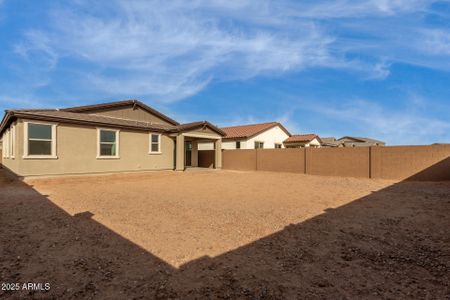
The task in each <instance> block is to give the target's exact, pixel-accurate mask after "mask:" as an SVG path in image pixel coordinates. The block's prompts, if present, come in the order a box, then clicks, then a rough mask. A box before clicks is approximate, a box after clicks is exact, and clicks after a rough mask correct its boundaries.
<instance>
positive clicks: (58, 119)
mask: <svg viewBox="0 0 450 300" xmlns="http://www.w3.org/2000/svg"><path fill="white" fill-rule="evenodd" d="M13 115H14V116H15V117H18V118H23V119H30V120H40V121H50V122H52V121H53V122H63V123H69V124H78V125H93V126H104V127H111V128H119V129H130V130H139V131H149V130H151V131H155V132H167V131H168V130H167V129H163V128H156V127H154V128H150V127H142V126H132V125H121V124H111V123H108V122H96V121H87V120H73V119H69V118H64V117H55V116H39V115H35V114H27V113H21V112H16V113H13Z"/></svg>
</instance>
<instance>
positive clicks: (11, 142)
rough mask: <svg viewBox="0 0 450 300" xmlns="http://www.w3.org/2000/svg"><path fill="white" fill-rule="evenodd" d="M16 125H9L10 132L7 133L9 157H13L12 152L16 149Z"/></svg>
mask: <svg viewBox="0 0 450 300" xmlns="http://www.w3.org/2000/svg"><path fill="white" fill-rule="evenodd" d="M15 148H16V126H14V125H12V126H11V132H10V133H9V157H10V158H15V155H14V152H15V151H16V149H15Z"/></svg>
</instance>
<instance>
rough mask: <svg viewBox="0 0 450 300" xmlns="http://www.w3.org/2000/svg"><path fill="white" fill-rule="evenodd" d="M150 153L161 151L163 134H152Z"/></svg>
mask: <svg viewBox="0 0 450 300" xmlns="http://www.w3.org/2000/svg"><path fill="white" fill-rule="evenodd" d="M150 153H161V134H159V133H151V134H150Z"/></svg>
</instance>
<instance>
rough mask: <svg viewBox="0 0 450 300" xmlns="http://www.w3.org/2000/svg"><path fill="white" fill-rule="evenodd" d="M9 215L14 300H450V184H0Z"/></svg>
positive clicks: (6, 269) (221, 179)
mask: <svg viewBox="0 0 450 300" xmlns="http://www.w3.org/2000/svg"><path fill="white" fill-rule="evenodd" d="M0 207H1V210H0V228H1V229H0V268H1V273H0V278H1V281H2V288H3V287H5V286H4V285H3V283H20V287H21V288H20V291H4V290H2V291H0V298H1V299H4V298H13V299H14V298H17V299H19V298H20V299H22V298H23V296H29V297H30V298H37V299H49V298H50V299H51V298H54V299H141V298H142V299H144V298H145V299H154V298H156V299H168V298H172V299H177V298H178V299H203V298H210V299H235V298H239V299H298V298H301V299H323V298H328V299H346V298H347V299H350V298H358V299H361V298H365V299H367V298H369V299H371V298H372V299H379V298H390V299H399V298H409V299H412V298H415V299H423V298H425V299H445V298H450V183H449V182H446V183H413V182H402V183H396V182H390V181H376V180H365V179H349V178H333V177H317V176H308V175H301V174H288V173H269V172H233V171H204V172H185V173H175V172H155V173H145V174H127V175H103V176H91V177H71V178H58V179H35V180H29V181H27V182H26V183H23V182H19V181H14V180H10V179H8V178H7V177H5V174H4V173H1V171H0ZM28 282H31V283H43V284H44V283H49V284H50V290H48V291H30V290H24V289H22V284H23V283H28ZM9 287H10V286H9Z"/></svg>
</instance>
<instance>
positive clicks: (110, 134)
mask: <svg viewBox="0 0 450 300" xmlns="http://www.w3.org/2000/svg"><path fill="white" fill-rule="evenodd" d="M98 138H99V145H98V153H97V154H98V155H97V156H98V157H99V158H118V157H119V131H118V130H109V129H98Z"/></svg>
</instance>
